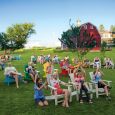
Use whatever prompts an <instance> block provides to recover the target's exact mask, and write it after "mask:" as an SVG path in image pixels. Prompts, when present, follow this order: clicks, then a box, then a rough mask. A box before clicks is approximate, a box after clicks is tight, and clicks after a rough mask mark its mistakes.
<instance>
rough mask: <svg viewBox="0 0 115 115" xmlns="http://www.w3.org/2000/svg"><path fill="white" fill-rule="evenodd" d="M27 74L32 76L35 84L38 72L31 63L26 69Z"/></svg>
mask: <svg viewBox="0 0 115 115" xmlns="http://www.w3.org/2000/svg"><path fill="white" fill-rule="evenodd" d="M25 70H26V72H28V74H29V75H30V77H31V78H32V80H33V82H35V79H36V78H37V77H38V72H37V70H36V69H35V67H34V66H33V63H32V62H29V63H28V65H27V66H26V67H25Z"/></svg>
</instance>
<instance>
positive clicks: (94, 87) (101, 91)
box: [89, 72, 112, 98]
mask: <svg viewBox="0 0 115 115" xmlns="http://www.w3.org/2000/svg"><path fill="white" fill-rule="evenodd" d="M89 75H90V81H91V83H92V85H90V87H91V89H92V92H93V93H95V94H96V98H98V97H99V96H100V95H105V94H106V93H105V91H104V88H98V83H97V82H95V81H94V76H93V72H89ZM103 81H104V82H106V83H107V84H108V86H110V83H111V82H112V81H108V80H103ZM109 93H110V92H109Z"/></svg>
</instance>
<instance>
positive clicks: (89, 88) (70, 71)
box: [68, 69, 93, 101]
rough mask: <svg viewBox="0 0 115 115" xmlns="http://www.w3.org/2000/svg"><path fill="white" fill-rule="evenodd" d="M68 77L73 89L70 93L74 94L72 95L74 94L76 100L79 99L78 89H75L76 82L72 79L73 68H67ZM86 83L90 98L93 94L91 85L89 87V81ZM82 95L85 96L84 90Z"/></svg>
mask: <svg viewBox="0 0 115 115" xmlns="http://www.w3.org/2000/svg"><path fill="white" fill-rule="evenodd" d="M68 73H69V77H70V82H69V83H70V84H72V85H73V90H74V91H72V92H73V94H72V96H74V95H76V99H77V101H79V93H80V92H79V90H77V89H76V83H75V80H74V73H73V69H69V72H68ZM86 84H87V89H88V91H89V92H90V98H91V99H92V98H93V94H92V89H91V88H92V87H91V83H88V82H86ZM82 95H83V97H86V95H85V92H84V91H83V94H82Z"/></svg>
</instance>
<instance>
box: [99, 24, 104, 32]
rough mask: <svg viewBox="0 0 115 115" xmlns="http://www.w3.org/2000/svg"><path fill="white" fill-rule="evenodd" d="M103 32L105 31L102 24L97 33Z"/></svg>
mask: <svg viewBox="0 0 115 115" xmlns="http://www.w3.org/2000/svg"><path fill="white" fill-rule="evenodd" d="M104 30H105V27H104V25H103V24H101V25H100V26H99V31H100V32H103V31H104Z"/></svg>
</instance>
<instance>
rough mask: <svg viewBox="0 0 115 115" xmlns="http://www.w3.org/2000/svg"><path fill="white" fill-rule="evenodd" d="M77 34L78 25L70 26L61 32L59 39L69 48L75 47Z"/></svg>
mask: <svg viewBox="0 0 115 115" xmlns="http://www.w3.org/2000/svg"><path fill="white" fill-rule="evenodd" d="M78 36H79V27H73V26H71V29H69V30H67V31H66V32H63V34H62V37H61V39H60V41H61V42H62V43H63V44H65V45H66V46H67V47H68V48H69V49H76V48H77V44H76V43H77V39H78Z"/></svg>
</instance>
